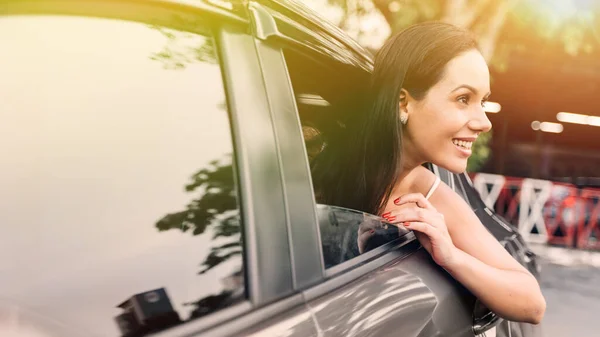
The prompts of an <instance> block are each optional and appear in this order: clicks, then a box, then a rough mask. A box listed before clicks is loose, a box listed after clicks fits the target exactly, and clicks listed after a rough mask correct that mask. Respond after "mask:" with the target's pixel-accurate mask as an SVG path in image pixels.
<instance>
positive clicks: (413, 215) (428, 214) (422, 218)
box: [385, 206, 440, 227]
mask: <svg viewBox="0 0 600 337" xmlns="http://www.w3.org/2000/svg"><path fill="white" fill-rule="evenodd" d="M438 214H439V213H437V212H436V211H432V210H429V209H426V208H420V207H416V206H413V207H406V208H404V209H401V210H398V211H393V212H390V214H389V215H387V216H386V217H385V219H386V220H387V221H389V222H392V223H397V222H425V223H429V224H432V225H434V226H436V227H437V226H439V222H440V221H439V220H440V217H439V216H438Z"/></svg>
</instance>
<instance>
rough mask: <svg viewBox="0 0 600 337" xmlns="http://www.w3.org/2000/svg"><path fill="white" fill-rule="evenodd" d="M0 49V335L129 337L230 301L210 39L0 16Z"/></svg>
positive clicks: (128, 25)
mask: <svg viewBox="0 0 600 337" xmlns="http://www.w3.org/2000/svg"><path fill="white" fill-rule="evenodd" d="M180 21H181V20H179V21H178V22H179V23H178V24H180V23H181V22H180ZM192 26H193V27H194V28H196V27H197V26H198V24H197V22H195V24H194V25H192ZM173 27H175V26H173ZM0 43H1V45H2V58H1V60H0V74H2V76H0V118H1V122H0V143H1V144H2V146H1V147H0V167H2V175H0V200H2V203H0V242H1V243H0V261H1V262H0V265H1V266H2V268H1V270H2V277H1V279H2V286H1V287H0V335H2V336H4V335H6V334H8V335H11V332H12V333H14V332H15V331H17V332H18V333H16V335H18V336H21V335H23V336H25V335H27V336H34V335H35V336H81V335H82V334H83V335H90V336H92V335H93V336H122V335H137V336H140V335H145V334H147V333H148V332H151V331H156V330H163V329H165V328H167V327H169V326H173V325H177V324H181V323H184V322H186V321H189V320H191V319H194V318H198V317H203V316H205V315H207V314H210V313H213V312H215V311H217V310H219V309H221V308H224V307H227V306H229V305H231V304H233V303H236V302H238V301H240V300H243V299H244V298H245V290H244V272H243V263H242V261H243V259H242V239H241V223H240V212H239V207H238V200H237V187H236V185H235V179H234V171H235V170H234V167H233V165H232V163H233V162H234V151H233V146H232V135H231V131H230V124H229V118H228V113H227V105H226V97H225V92H224V87H223V82H222V77H221V70H220V67H219V64H218V62H217V56H216V53H215V49H216V48H215V44H214V42H213V39H212V38H211V37H210V36H208V35H202V34H196V33H189V32H184V31H181V30H178V29H174V28H167V27H162V26H156V25H148V24H143V23H136V22H128V21H122V20H115V19H110V20H109V19H100V18H83V17H69V16H32V17H29V16H5V17H1V16H0ZM7 331H8V332H7ZM19 333H20V334H19Z"/></svg>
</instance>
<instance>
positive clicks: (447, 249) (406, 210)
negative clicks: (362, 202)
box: [382, 193, 457, 268]
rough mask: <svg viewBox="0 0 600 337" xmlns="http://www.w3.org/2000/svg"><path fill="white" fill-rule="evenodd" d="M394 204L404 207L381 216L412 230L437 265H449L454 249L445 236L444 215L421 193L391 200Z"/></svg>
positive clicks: (448, 237) (450, 239) (452, 258)
mask: <svg viewBox="0 0 600 337" xmlns="http://www.w3.org/2000/svg"><path fill="white" fill-rule="evenodd" d="M394 204H396V205H397V206H403V207H401V208H399V209H396V210H394V211H390V212H387V213H384V214H383V215H382V217H384V218H385V219H386V220H387V221H389V222H390V223H392V224H394V225H397V226H398V225H400V226H401V225H403V226H404V227H406V228H408V229H411V230H413V231H414V232H415V235H416V236H417V239H419V242H421V245H423V248H425V249H426V250H427V251H428V252H429V254H430V255H431V257H432V258H433V260H434V261H435V262H436V263H437V264H438V265H440V266H441V267H444V268H445V267H448V266H450V265H451V264H452V263H453V262H454V260H455V257H456V250H457V248H456V247H455V246H454V244H453V243H452V238H451V237H450V233H448V227H446V221H445V220H444V215H443V214H442V213H439V212H438V211H437V210H436V209H435V207H433V205H431V203H430V202H429V200H427V199H425V197H424V196H423V195H422V194H420V193H412V194H406V195H404V196H402V197H400V198H398V199H396V200H394Z"/></svg>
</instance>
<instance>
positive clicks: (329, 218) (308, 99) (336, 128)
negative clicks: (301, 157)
mask: <svg viewBox="0 0 600 337" xmlns="http://www.w3.org/2000/svg"><path fill="white" fill-rule="evenodd" d="M284 56H285V59H286V64H287V67H288V72H289V74H290V79H291V82H292V87H293V90H294V95H295V98H296V103H297V107H298V113H299V117H300V122H301V124H302V131H303V135H304V141H305V145H306V152H307V156H308V158H307V160H308V161H309V163H310V165H311V169H314V167H315V165H316V164H315V163H316V162H317V161H318V160H321V159H322V156H324V155H326V154H325V153H326V152H325V151H324V149H325V148H326V146H327V145H328V143H329V142H332V141H335V137H332V136H334V135H335V134H336V133H338V132H344V127H345V125H344V123H345V122H344V121H345V118H346V115H348V114H351V113H352V112H353V109H361V107H362V104H363V102H362V97H363V95H364V93H365V92H366V91H365V90H366V88H365V87H364V85H365V84H366V83H368V73H366V72H364V71H363V70H361V69H358V68H356V67H353V66H351V65H348V64H344V63H340V62H335V61H334V60H333V59H331V60H327V59H318V58H316V57H315V56H312V57H311V56H308V55H306V54H303V53H302V52H300V51H297V50H295V49H286V50H284ZM321 171H322V170H321ZM312 174H313V177H312V178H313V179H312V180H313V187H314V193H315V199H316V201H317V205H316V207H317V214H318V220H319V227H320V234H321V235H320V237H321V246H322V250H323V262H324V265H325V268H331V267H334V266H337V265H339V264H342V263H344V262H346V261H349V260H351V259H353V258H355V257H358V256H359V255H362V254H364V253H366V252H369V251H372V250H374V249H375V248H378V247H381V246H383V245H385V244H387V243H390V242H394V241H396V240H399V238H400V237H402V236H403V235H405V234H407V233H408V231H407V230H406V229H400V230H399V229H398V227H395V226H392V225H389V224H388V223H386V222H385V221H384V220H383V219H382V218H380V217H378V216H376V215H372V214H367V213H364V212H362V211H359V210H352V209H347V208H342V207H337V206H336V205H327V204H324V203H323V202H322V201H321V200H320V189H321V188H322V187H321V186H320V182H322V181H323V179H324V177H322V176H315V170H312Z"/></svg>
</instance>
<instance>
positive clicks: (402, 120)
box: [400, 112, 408, 125]
mask: <svg viewBox="0 0 600 337" xmlns="http://www.w3.org/2000/svg"><path fill="white" fill-rule="evenodd" d="M400 123H402V125H406V123H408V114H407V113H406V112H403V113H401V114H400Z"/></svg>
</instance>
